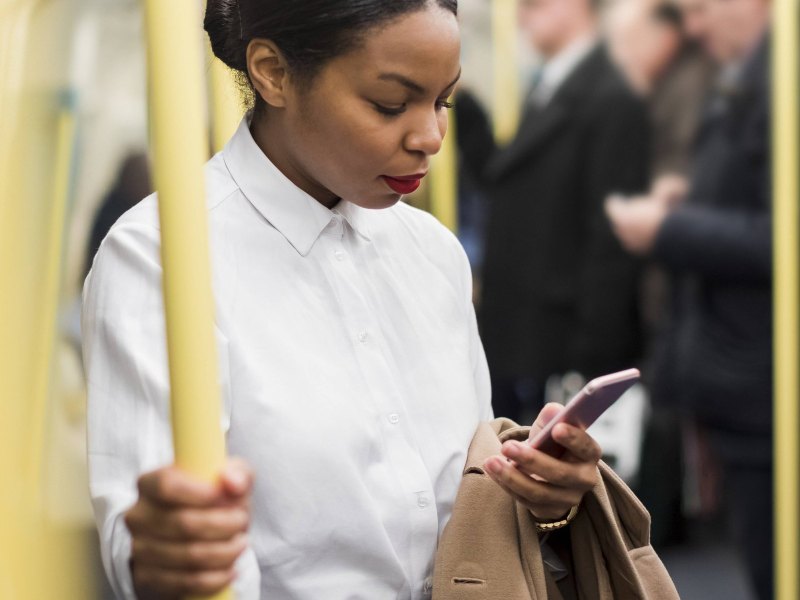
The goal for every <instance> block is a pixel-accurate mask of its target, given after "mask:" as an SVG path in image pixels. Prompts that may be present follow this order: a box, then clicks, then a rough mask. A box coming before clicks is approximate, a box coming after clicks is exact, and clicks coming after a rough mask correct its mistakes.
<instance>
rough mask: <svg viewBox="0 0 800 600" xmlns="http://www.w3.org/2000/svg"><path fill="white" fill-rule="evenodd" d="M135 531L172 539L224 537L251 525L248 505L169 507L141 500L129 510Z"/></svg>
mask: <svg viewBox="0 0 800 600" xmlns="http://www.w3.org/2000/svg"><path fill="white" fill-rule="evenodd" d="M125 524H126V525H127V526H128V529H129V530H130V532H131V534H132V535H133V536H134V537H136V536H139V535H141V536H145V537H153V538H156V539H161V540H172V541H183V542H187V541H206V542H214V541H223V540H228V539H230V538H232V537H235V536H236V535H238V534H241V533H245V532H246V531H247V528H248V527H249V525H250V513H249V510H248V507H247V506H237V505H234V506H224V507H219V508H186V509H179V510H174V509H168V508H164V507H161V506H159V505H153V504H149V503H147V502H137V503H136V504H135V505H134V507H133V508H132V509H131V510H129V511H128V512H127V513H126V514H125Z"/></svg>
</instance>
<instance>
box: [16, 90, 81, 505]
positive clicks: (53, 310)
mask: <svg viewBox="0 0 800 600" xmlns="http://www.w3.org/2000/svg"><path fill="white" fill-rule="evenodd" d="M69 102H70V101H69V100H66V104H64V105H62V108H61V110H60V111H59V113H58V117H57V119H56V136H55V142H56V154H55V161H54V165H53V167H54V172H53V184H52V196H51V197H52V202H51V203H50V207H49V211H48V212H49V215H48V224H47V235H46V241H47V249H46V251H45V259H44V260H45V262H44V266H45V269H44V272H43V273H42V274H41V275H42V285H43V289H42V296H43V299H42V310H41V323H40V324H39V334H40V339H39V343H38V349H37V353H36V356H35V360H34V368H33V374H32V375H33V378H32V385H33V398H32V399H31V400H32V403H31V404H32V406H31V408H32V411H31V412H32V417H31V421H30V422H31V427H32V431H31V432H30V435H29V445H30V448H31V455H30V466H29V467H28V476H29V477H30V478H31V479H30V485H31V492H30V499H31V500H33V501H34V502H35V503H37V504H39V503H40V502H42V501H43V500H44V498H43V497H42V476H43V472H44V470H43V467H44V463H43V459H42V456H43V455H44V450H45V445H46V434H45V432H46V425H45V423H46V422H47V407H48V405H49V401H50V393H51V387H52V386H51V382H52V379H53V377H52V376H53V372H52V371H53V355H54V351H55V341H56V336H57V333H58V332H57V320H58V304H59V299H60V289H61V272H62V255H63V253H62V250H63V247H64V234H65V228H66V217H67V204H68V201H69V180H70V171H71V169H72V158H73V157H72V150H73V144H74V140H75V127H76V123H75V113H74V110H73V108H72V107H71V106H69Z"/></svg>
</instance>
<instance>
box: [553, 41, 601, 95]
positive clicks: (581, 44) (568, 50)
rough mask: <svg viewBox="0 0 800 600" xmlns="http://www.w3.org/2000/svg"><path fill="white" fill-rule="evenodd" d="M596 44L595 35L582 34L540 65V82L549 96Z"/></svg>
mask: <svg viewBox="0 0 800 600" xmlns="http://www.w3.org/2000/svg"><path fill="white" fill-rule="evenodd" d="M597 44H598V39H597V35H595V34H588V35H585V36H582V37H580V38H578V39H576V40H574V41H573V42H571V43H570V44H568V45H567V46H566V47H564V48H563V49H562V50H561V51H559V52H558V54H556V55H555V56H553V57H552V58H551V59H549V60H548V61H547V62H545V63H544V65H542V84H543V85H544V87H545V88H546V89H547V92H548V94H549V96H550V97H552V96H553V94H555V92H556V91H557V90H558V88H559V87H561V84H562V83H564V82H565V81H566V80H567V79H568V78H569V76H570V75H571V74H572V72H573V71H574V70H575V69H576V68H577V67H578V65H579V64H580V63H581V62H582V61H583V59H584V58H586V57H587V56H589V54H590V53H591V52H592V50H594V48H595V46H597Z"/></svg>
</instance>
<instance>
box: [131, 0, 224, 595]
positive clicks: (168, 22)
mask: <svg viewBox="0 0 800 600" xmlns="http://www.w3.org/2000/svg"><path fill="white" fill-rule="evenodd" d="M199 9H200V5H199V4H198V3H197V2H195V1H194V0H169V2H165V1H164V0H146V2H145V22H146V26H147V40H148V43H147V53H148V73H149V84H150V102H151V105H150V119H151V135H152V148H153V152H154V163H153V164H154V175H155V183H156V188H157V189H158V192H159V215H160V218H161V257H162V264H163V268H164V305H165V310H166V322H167V342H168V355H169V370H170V384H171V390H172V393H171V396H172V431H173V441H174V446H175V460H176V464H177V465H178V466H179V467H181V468H182V469H184V470H186V471H187V472H188V473H191V474H192V475H195V476H197V477H199V478H202V479H204V480H206V481H213V480H214V479H215V478H216V477H217V475H218V473H219V471H220V469H221V467H222V465H223V461H224V458H225V444H224V439H223V435H222V431H221V427H220V415H221V401H220V389H219V384H218V380H217V353H216V345H215V339H214V329H213V324H214V302H213V297H212V290H211V269H210V258H209V250H208V221H207V213H206V194H205V185H204V182H205V177H204V171H203V164H204V162H205V160H206V155H207V147H208V135H207V132H208V129H207V127H206V126H205V111H204V101H203V98H204V96H205V90H206V86H205V85H204V81H203V68H202V65H203V63H204V57H203V53H202V45H201V44H200V39H199V32H200V30H201V29H200V14H199ZM216 597H218V598H232V594H231V592H230V591H225V592H223V593H221V594H219V595H218V596H216Z"/></svg>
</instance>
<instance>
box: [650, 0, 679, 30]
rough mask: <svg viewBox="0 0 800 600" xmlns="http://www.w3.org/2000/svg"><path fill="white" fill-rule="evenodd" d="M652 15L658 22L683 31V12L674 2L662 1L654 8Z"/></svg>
mask: <svg viewBox="0 0 800 600" xmlns="http://www.w3.org/2000/svg"><path fill="white" fill-rule="evenodd" d="M652 17H653V19H654V20H655V21H656V22H657V23H661V24H662V25H666V26H668V27H672V28H673V29H675V30H677V31H679V32H683V13H681V9H680V8H678V7H677V6H675V5H674V4H673V3H672V2H660V3H659V4H657V5H656V6H655V7H654V8H653V12H652Z"/></svg>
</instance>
